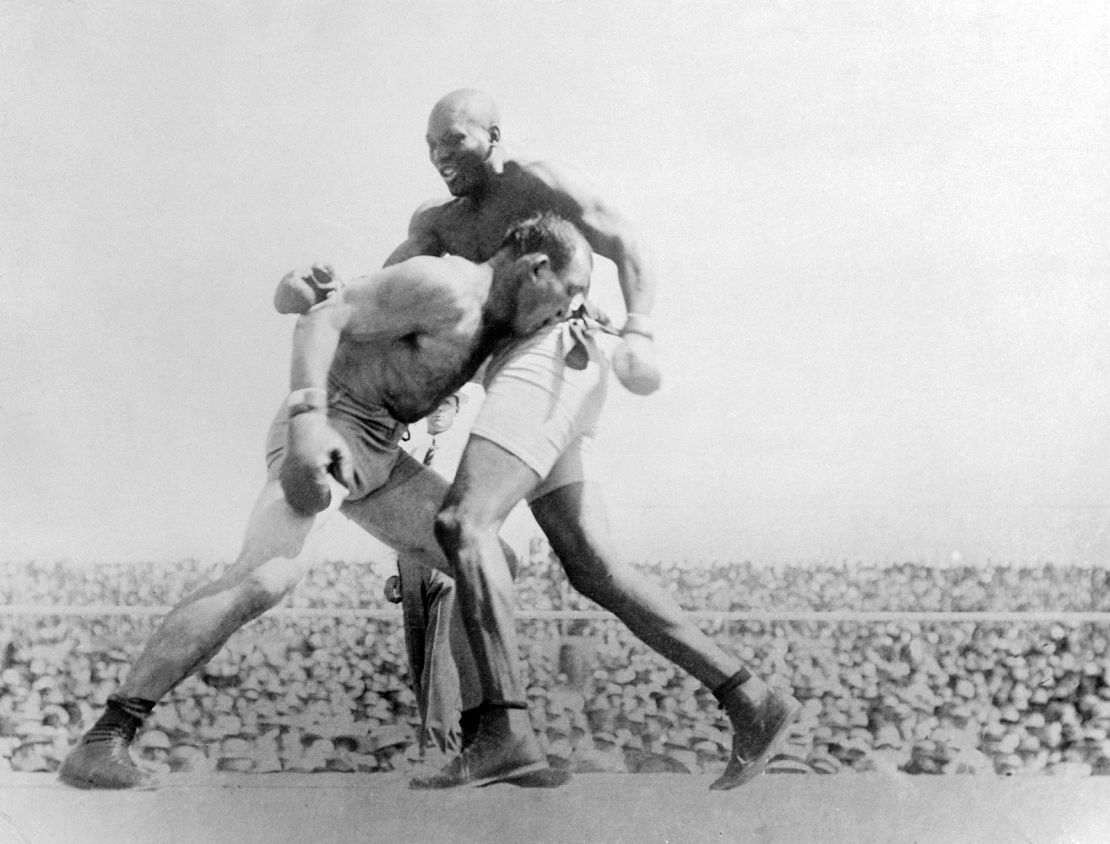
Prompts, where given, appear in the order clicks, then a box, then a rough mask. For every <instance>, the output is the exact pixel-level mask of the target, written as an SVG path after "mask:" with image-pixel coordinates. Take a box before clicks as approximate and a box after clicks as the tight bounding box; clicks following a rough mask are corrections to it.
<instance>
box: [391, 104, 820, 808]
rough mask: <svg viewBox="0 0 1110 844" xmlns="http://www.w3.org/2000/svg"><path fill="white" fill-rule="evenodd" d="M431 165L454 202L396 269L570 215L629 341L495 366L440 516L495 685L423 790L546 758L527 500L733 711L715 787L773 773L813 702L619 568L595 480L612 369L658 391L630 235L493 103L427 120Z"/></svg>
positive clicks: (508, 354)
mask: <svg viewBox="0 0 1110 844" xmlns="http://www.w3.org/2000/svg"><path fill="white" fill-rule="evenodd" d="M426 140H427V144H428V150H429V156H430V158H431V162H432V164H433V165H434V166H435V168H436V170H437V171H438V172H439V174H440V177H441V178H442V179H443V181H444V183H445V184H446V186H447V188H448V190H449V191H450V193H451V195H452V197H453V198H452V199H451V200H449V201H447V202H444V203H439V204H432V205H425V206H423V207H421V208H420V209H418V210H417V212H416V213H415V214H414V215H413V218H412V221H411V223H410V226H409V235H408V239H407V240H406V241H405V242H404V243H402V244H401V245H400V246H398V247H397V249H395V250H394V252H393V253H392V255H391V256H390V257H389V260H388V261H387V264H390V263H394V262H396V261H403V260H405V259H408V258H411V257H412V256H414V255H443V254H451V255H461V256H463V257H465V258H469V259H470V260H473V261H481V260H485V259H487V258H488V257H489V256H490V255H491V254H493V253H494V251H495V250H496V249H497V248H498V244H499V243H500V241H501V232H503V231H504V230H505V229H506V228H507V227H508V226H509V225H510V224H512V223H513V222H514V221H516V220H520V219H522V218H525V217H527V216H530V215H532V214H535V213H538V212H543V211H550V212H554V213H557V214H559V215H560V216H562V217H563V218H565V219H567V220H569V221H571V222H572V223H574V225H575V226H576V227H577V228H578V229H579V230H580V231H581V232H582V234H583V235H584V236H585V238H586V240H587V241H588V242H589V244H590V246H591V247H592V248H593V250H594V251H595V252H597V253H598V254H600V255H603V256H605V257H607V258H609V259H611V260H612V261H613V262H614V263H615V264H616V267H617V272H618V277H619V281H620V286H621V291H622V294H623V296H624V300H625V304H626V306H627V311H628V317H627V321H626V322H625V324H624V328H623V330H622V331H621V332H620V335H621V336H620V339H619V340H616V339H615V338H611V337H608V336H607V335H605V334H603V333H601V332H599V331H598V330H597V329H598V326H597V324H596V323H595V322H593V321H592V320H591V319H589V318H588V316H586V315H585V314H584V313H583V312H581V311H580V312H579V313H578V314H576V315H575V316H574V317H573V318H571V319H568V320H565V321H563V322H561V323H559V324H556V325H550V326H547V327H545V328H543V329H542V330H541V331H539V332H538V333H537V334H535V335H534V336H532V337H530V338H528V339H527V340H525V341H523V342H520V343H514V344H512V345H510V346H508V347H507V348H506V349H505V350H503V351H502V353H500V354H499V355H498V356H495V357H494V358H493V360H491V361H490V364H489V367H488V370H487V372H486V375H485V379H484V386H485V388H486V399H485V402H484V403H483V405H482V409H481V411H480V413H479V415H478V418H477V420H476V421H475V423H474V426H473V428H472V432H471V438H470V441H469V442H468V444H467V447H466V450H465V451H464V453H463V458H462V462H461V465H460V467H459V471H458V474H457V475H456V478H455V481H454V483H453V485H452V487H451V491H450V493H449V494H448V496H447V500H446V502H445V505H444V508H443V510H442V511H441V512H440V514H439V516H438V518H437V522H436V535H437V537H438V538H439V540H440V542H441V544H442V546H443V549H444V552H445V553H446V555H447V557H448V559H450V560H451V562H452V563H453V565H454V567H455V578H456V589H457V592H458V597H459V602H460V606H461V608H462V612H463V620H464V622H465V624H466V627H467V633H468V639H469V641H470V644H471V648H472V650H473V651H474V655H475V658H476V664H477V667H478V671H479V675H480V680H481V686H482V691H483V704H482V706H481V709H480V712H479V718H478V732H477V736H476V738H475V740H474V741H472V742H470V743H469V744H468V745H467V746H466V747H465V748H464V749H463V750H462V752H461V753H460V754H459V755H458V756H457V757H455V758H454V759H452V760H451V761H450V762H449V763H448V764H447V766H446V767H445V768H444V769H443V770H442V771H441V772H439V773H438V774H436V775H434V776H431V777H426V778H422V779H418V780H415V781H414V782H413V785H414V786H415V787H418V788H446V787H452V786H457V785H465V784H481V783H483V782H486V781H488V780H489V778H491V777H497V776H503V775H504V774H505V773H506V772H509V771H512V770H513V769H514V768H515V767H520V768H526V767H528V766H529V765H530V764H534V763H535V762H536V761H537V760H538V759H540V758H541V756H540V751H539V748H538V744H537V742H536V739H535V736H534V735H533V732H532V727H531V724H530V723H529V720H528V713H527V711H526V705H527V704H526V699H525V694H524V687H523V683H522V681H521V675H520V668H519V665H518V650H517V641H516V631H515V625H514V620H513V610H512V579H511V577H510V573H509V566H508V563H507V560H506V558H505V555H504V554H503V552H502V550H501V547H500V545H499V543H498V540H497V534H498V531H499V530H500V527H501V524H502V522H503V521H504V519H505V518H506V516H507V515H508V514H509V512H510V510H511V509H512V508H513V506H514V505H515V504H516V503H517V502H518V501H520V500H521V499H522V498H523V499H525V500H527V501H528V503H529V506H530V507H531V510H532V513H533V514H534V515H535V517H536V521H537V522H538V523H539V525H540V527H541V528H542V529H543V531H544V533H545V534H546V535H547V538H548V540H549V542H550V543H551V546H552V548H553V550H554V551H555V553H556V554H557V555H558V557H559V560H560V561H561V563H562V565H563V567H564V569H565V570H566V573H567V577H568V579H569V580H570V582H571V584H572V585H573V586H574V587H575V588H576V589H578V591H580V592H581V593H582V594H584V595H586V596H587V597H588V598H590V599H592V600H593V601H596V602H597V603H598V604H600V605H601V606H602V607H605V608H606V609H608V610H610V611H611V612H613V613H614V614H615V615H616V616H617V617H618V618H620V619H621V620H622V621H623V622H624V623H625V624H626V625H627V626H628V628H629V629H630V630H631V631H632V632H633V633H635V634H636V635H637V636H638V637H639V638H640V639H641V640H642V641H643V642H645V643H646V644H647V645H649V646H650V647H652V648H653V649H654V650H656V651H657V652H659V653H660V654H662V655H663V656H665V657H667V658H668V659H670V660H671V661H672V662H674V663H676V664H677V665H679V666H680V667H682V668H684V669H685V670H686V671H688V672H690V673H691V674H692V675H693V676H695V677H696V678H697V679H698V680H700V681H701V682H702V683H704V684H705V685H706V686H707V687H708V688H710V689H711V690H712V691H713V693H714V694H715V695H716V696H717V698H718V700H719V701H720V704H721V707H722V708H723V709H724V711H725V712H726V713H727V714H728V716H729V718H730V720H731V722H732V726H733V730H734V735H733V743H732V753H731V754H730V757H729V760H728V763H727V765H726V767H725V770H724V772H723V774H722V775H721V776H720V777H719V778H718V779H717V780H716V781H715V782H714V783H713V784H712V786H711V788H714V789H728V788H735V787H736V786H739V785H742V784H743V783H745V782H747V781H748V780H750V779H751V778H752V777H754V776H756V775H757V774H759V773H761V772H762V771H763V769H764V767H765V765H766V763H767V762H768V761H769V759H770V758H771V756H772V755H773V753H774V750H775V748H776V746H777V745H778V743H779V742H780V741H781V739H782V738H783V736H784V734H785V732H786V729H787V727H788V726H789V724H790V722H791V721H793V720H794V718H795V717H796V716H797V714H798V712H799V711H800V705H799V704H798V701H796V700H795V699H794V698H793V697H791V696H790V695H789V694H786V693H784V692H780V691H776V690H773V689H770V688H768V687H767V686H766V685H765V684H764V683H763V682H762V681H760V680H759V679H758V678H756V677H755V676H753V675H752V674H750V673H749V672H748V671H747V670H746V669H745V668H744V667H742V666H741V665H740V664H739V662H738V661H737V660H736V659H734V658H733V657H731V656H729V655H728V654H726V653H725V652H724V651H723V650H721V648H720V647H718V646H717V645H715V644H714V643H713V642H712V641H710V639H709V638H708V637H707V636H706V635H705V634H704V633H702V632H701V631H700V630H699V629H698V628H697V627H696V626H695V625H694V624H693V623H692V622H691V621H690V620H689V619H688V618H686V616H685V615H684V614H683V613H682V611H681V609H680V608H679V606H678V603H677V602H676V601H675V600H674V599H673V598H672V597H671V596H670V595H669V594H668V593H667V592H665V591H664V590H663V589H661V588H660V587H659V586H658V585H656V584H654V583H652V582H650V581H647V580H645V579H644V578H643V577H642V576H641V575H640V574H639V573H637V572H636V571H635V569H633V568H632V567H631V566H630V565H628V564H627V563H626V562H624V561H622V560H620V559H619V558H618V557H617V555H616V553H615V551H614V549H613V548H612V545H611V541H610V538H609V531H608V526H607V519H606V514H605V509H604V506H603V504H602V501H601V498H600V495H599V491H598V486H597V484H596V482H595V480H594V478H593V476H592V475H591V473H590V471H589V452H590V448H591V446H592V442H593V438H594V435H595V430H596V425H597V422H598V419H599V416H600V413H601V408H602V405H603V403H604V400H605V394H606V389H607V384H608V373H609V370H610V369H612V370H613V371H614V373H615V374H616V376H617V378H618V379H619V380H620V381H621V383H622V384H623V385H624V386H625V387H626V388H628V389H629V390H631V391H632V392H633V393H636V394H638V395H646V394H649V393H651V392H654V391H655V390H656V389H657V388H658V387H659V384H660V376H659V369H658V367H657V365H656V363H655V357H654V351H653V346H652V341H653V335H652V329H651V322H650V317H649V314H650V312H651V309H652V305H653V302H654V293H655V291H654V284H653V282H652V280H651V278H650V276H649V274H648V273H647V271H646V268H645V266H644V261H643V259H642V255H641V250H640V249H639V247H638V246H637V244H636V241H635V238H634V237H633V234H632V231H631V228H630V227H629V225H628V224H627V223H626V222H625V221H624V220H623V219H622V218H621V217H619V216H618V215H617V214H616V213H615V212H614V211H613V210H612V209H610V208H609V207H608V206H607V205H606V203H604V202H603V201H602V200H601V199H600V198H599V197H598V196H596V195H595V194H594V193H592V192H590V191H588V190H587V189H585V188H584V187H583V186H581V185H578V184H576V183H575V182H574V181H572V180H570V179H568V178H567V177H566V175H564V174H561V173H559V172H558V171H557V170H556V169H555V168H554V167H552V166H551V165H550V164H548V163H544V162H538V161H525V160H522V159H517V158H512V157H510V156H509V155H508V154H507V152H506V151H505V148H504V146H503V144H502V138H501V127H500V121H499V117H498V113H497V107H496V105H495V104H494V102H493V100H492V99H491V98H490V97H489V95H487V94H485V93H482V92H480V91H474V90H470V89H464V90H460V91H455V92H453V93H451V94H448V95H447V96H445V97H443V98H442V99H441V100H440V101H439V102H437V103H436V105H435V107H434V108H433V109H432V112H431V115H430V117H429V119H428V129H427V136H426Z"/></svg>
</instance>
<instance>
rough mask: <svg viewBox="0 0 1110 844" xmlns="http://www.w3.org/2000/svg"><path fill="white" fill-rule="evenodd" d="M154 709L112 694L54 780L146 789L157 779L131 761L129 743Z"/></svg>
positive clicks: (77, 784) (149, 704) (80, 785)
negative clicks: (103, 709)
mask: <svg viewBox="0 0 1110 844" xmlns="http://www.w3.org/2000/svg"><path fill="white" fill-rule="evenodd" d="M153 708H154V703H153V702H152V701H145V700H141V699H139V698H124V697H121V696H118V695H112V696H111V697H109V698H108V707H107V709H106V710H105V711H104V714H103V715H101V716H100V719H99V720H98V721H97V722H96V724H94V725H93V727H92V728H91V729H90V730H89V731H88V732H87V733H85V735H84V736H82V737H81V740H80V741H79V742H78V743H77V746H76V747H74V748H73V750H71V751H70V753H69V755H68V756H67V757H66V759H65V761H64V762H63V763H62V767H61V769H60V770H59V771H58V779H60V780H61V781H62V782H64V783H65V784H66V785H72V786H74V787H75V788H112V789H123V788H131V789H150V788H156V787H157V786H158V778H157V777H156V776H155V775H154V774H152V773H150V772H149V771H144V770H143V769H142V768H140V767H139V766H138V765H136V764H135V760H134V759H132V758H131V751H130V747H131V742H132V740H133V739H134V738H135V733H136V732H137V731H138V729H139V727H140V726H141V725H142V723H143V719H144V718H145V717H146V716H147V715H149V714H150V712H151V710H152V709H153Z"/></svg>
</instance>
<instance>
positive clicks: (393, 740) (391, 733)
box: [329, 725, 413, 753]
mask: <svg viewBox="0 0 1110 844" xmlns="http://www.w3.org/2000/svg"><path fill="white" fill-rule="evenodd" d="M412 740H413V735H412V731H411V730H410V729H409V728H408V727H402V726H399V725H395V726H387V727H379V728H378V729H376V730H374V731H373V732H372V733H370V735H368V736H365V737H364V738H362V739H361V743H362V748H361V749H362V751H363V752H364V753H379V752H381V751H383V750H386V749H388V748H391V747H399V746H401V745H407V744H409V743H411V742H412ZM329 743H330V742H329Z"/></svg>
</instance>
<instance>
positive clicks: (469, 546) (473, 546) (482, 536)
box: [435, 504, 496, 582]
mask: <svg viewBox="0 0 1110 844" xmlns="http://www.w3.org/2000/svg"><path fill="white" fill-rule="evenodd" d="M435 535H436V540H437V541H438V542H439V545H440V548H442V549H443V553H444V554H445V555H446V556H447V559H448V560H449V561H450V562H451V567H452V572H453V575H454V577H456V578H459V579H462V580H469V581H470V582H476V581H477V579H478V578H480V577H481V578H482V579H483V580H488V579H489V575H490V573H491V572H492V571H493V570H494V569H493V564H494V560H493V558H492V557H491V556H490V554H489V553H488V538H489V537H490V536H491V535H495V533H494V531H493V528H491V527H490V526H489V525H487V524H485V523H484V522H482V521H480V520H478V519H476V518H474V517H473V516H472V515H470V514H469V513H468V512H467V510H466V509H465V508H463V507H460V506H458V505H455V504H449V505H447V506H445V507H444V508H443V509H442V510H440V512H439V514H438V515H437V516H436V520H435ZM495 541H496V540H495Z"/></svg>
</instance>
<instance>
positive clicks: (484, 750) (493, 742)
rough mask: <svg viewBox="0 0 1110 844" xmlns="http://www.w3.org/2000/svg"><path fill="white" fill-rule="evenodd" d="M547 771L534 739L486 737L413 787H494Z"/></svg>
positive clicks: (416, 781)
mask: <svg viewBox="0 0 1110 844" xmlns="http://www.w3.org/2000/svg"><path fill="white" fill-rule="evenodd" d="M546 768H547V760H546V759H544V757H543V754H542V753H540V752H539V749H538V748H537V747H536V742H535V739H534V738H533V737H532V736H530V735H525V736H513V735H511V734H510V735H506V736H501V737H498V736H494V735H489V734H486V733H483V734H481V735H479V736H478V738H476V739H475V740H474V741H473V742H471V743H470V744H469V745H467V746H466V748H465V749H463V751H462V752H461V753H459V755H458V756H456V757H455V758H454V759H452V760H451V761H450V762H448V763H447V764H446V765H445V766H444V767H443V769H442V770H440V771H438V772H437V773H435V774H432V775H430V776H426V777H414V778H413V780H412V781H411V782H410V783H409V787H410V788H416V789H438V788H458V787H459V786H462V785H470V786H481V785H492V784H493V783H497V782H513V781H514V780H520V779H521V778H522V777H526V776H532V775H535V774H536V773H537V772H540V771H543V770H544V769H546ZM517 784H520V783H517Z"/></svg>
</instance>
